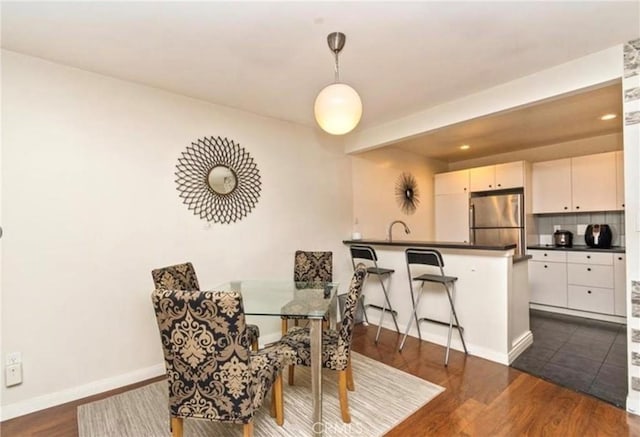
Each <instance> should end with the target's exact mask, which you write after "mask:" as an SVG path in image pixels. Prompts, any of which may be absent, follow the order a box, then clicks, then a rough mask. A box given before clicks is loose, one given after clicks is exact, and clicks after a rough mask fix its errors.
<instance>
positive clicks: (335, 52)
mask: <svg viewBox="0 0 640 437" xmlns="http://www.w3.org/2000/svg"><path fill="white" fill-rule="evenodd" d="M333 54H334V55H335V57H336V70H335V82H336V83H338V82H340V63H339V62H338V51H337V50H336V51H334V52H333Z"/></svg>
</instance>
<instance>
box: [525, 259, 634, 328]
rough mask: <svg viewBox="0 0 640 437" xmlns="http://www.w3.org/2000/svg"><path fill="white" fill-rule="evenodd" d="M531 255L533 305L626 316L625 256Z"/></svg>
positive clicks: (530, 271) (530, 273)
mask: <svg viewBox="0 0 640 437" xmlns="http://www.w3.org/2000/svg"><path fill="white" fill-rule="evenodd" d="M528 253H529V254H530V255H532V260H531V262H530V264H529V267H530V268H529V285H530V293H531V303H535V304H539V305H548V306H553V307H560V308H567V309H571V310H576V311H588V312H590V313H599V314H606V315H616V316H622V317H625V316H626V305H625V303H626V288H625V284H626V275H625V255H624V254H622V253H607V252H588V251H561V250H534V249H529V251H528Z"/></svg>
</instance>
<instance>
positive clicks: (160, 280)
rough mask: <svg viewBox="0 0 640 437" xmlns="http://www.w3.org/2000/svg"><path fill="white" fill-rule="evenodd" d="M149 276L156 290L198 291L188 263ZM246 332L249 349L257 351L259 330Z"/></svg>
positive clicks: (254, 329)
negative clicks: (249, 344) (249, 343)
mask: <svg viewBox="0 0 640 437" xmlns="http://www.w3.org/2000/svg"><path fill="white" fill-rule="evenodd" d="M151 276H152V277H153V283H154V284H155V286H156V289H166V290H191V291H193V290H200V285H199V284H198V277H197V276H196V270H195V269H194V268H193V264H191V263H190V262H186V263H183V264H176V265H175V266H168V267H162V268H159V269H155V270H152V271H151ZM247 330H248V331H249V339H250V341H251V348H252V349H253V350H254V351H257V350H258V339H259V338H260V328H258V326H257V325H247Z"/></svg>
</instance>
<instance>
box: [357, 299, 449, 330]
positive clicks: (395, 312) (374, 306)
mask: <svg viewBox="0 0 640 437" xmlns="http://www.w3.org/2000/svg"><path fill="white" fill-rule="evenodd" d="M364 307H365V308H373V309H375V310H379V311H382V310H383V309H384V310H385V311H386V312H387V313H391V314H393V315H394V316H397V315H398V312H397V311H396V310H390V309H389V308H382V307H381V306H380V305H373V304H367V305H365V306H364ZM447 325H448V323H447Z"/></svg>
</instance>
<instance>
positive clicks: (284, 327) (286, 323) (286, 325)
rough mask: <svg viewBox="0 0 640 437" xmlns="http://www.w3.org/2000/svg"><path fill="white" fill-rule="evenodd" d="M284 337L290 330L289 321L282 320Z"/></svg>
mask: <svg viewBox="0 0 640 437" xmlns="http://www.w3.org/2000/svg"><path fill="white" fill-rule="evenodd" d="M281 329H282V335H285V334H286V333H287V330H288V329H289V321H288V320H287V319H282V328H281Z"/></svg>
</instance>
